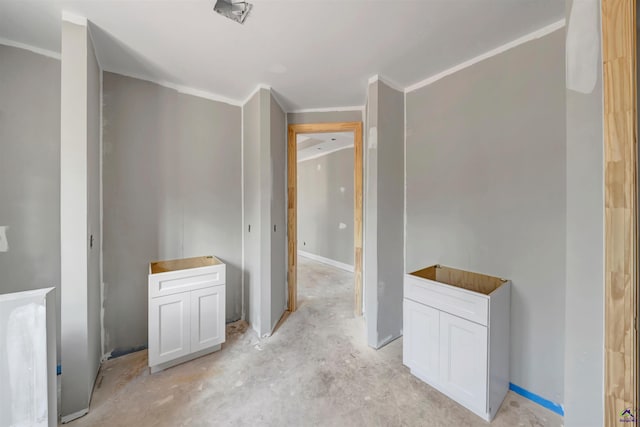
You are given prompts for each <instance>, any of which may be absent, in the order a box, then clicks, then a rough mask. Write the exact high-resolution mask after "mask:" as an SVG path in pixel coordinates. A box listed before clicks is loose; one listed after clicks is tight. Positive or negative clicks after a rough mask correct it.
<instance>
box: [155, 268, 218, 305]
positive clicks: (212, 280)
mask: <svg viewBox="0 0 640 427" xmlns="http://www.w3.org/2000/svg"><path fill="white" fill-rule="evenodd" d="M224 282H225V271H224V269H218V270H217V271H206V272H199V273H196V272H191V273H189V274H188V275H187V274H185V273H184V272H182V274H166V275H165V274H162V275H150V276H149V296H150V297H151V298H156V297H159V296H164V295H172V294H177V293H180V292H188V291H193V290H196V289H202V288H206V287H209V286H215V285H222V284H224Z"/></svg>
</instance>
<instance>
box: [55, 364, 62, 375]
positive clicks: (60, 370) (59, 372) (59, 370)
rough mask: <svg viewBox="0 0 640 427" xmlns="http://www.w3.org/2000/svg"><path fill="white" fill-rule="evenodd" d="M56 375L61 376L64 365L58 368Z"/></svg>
mask: <svg viewBox="0 0 640 427" xmlns="http://www.w3.org/2000/svg"><path fill="white" fill-rule="evenodd" d="M56 373H57V374H58V375H60V374H61V373H62V365H58V366H56Z"/></svg>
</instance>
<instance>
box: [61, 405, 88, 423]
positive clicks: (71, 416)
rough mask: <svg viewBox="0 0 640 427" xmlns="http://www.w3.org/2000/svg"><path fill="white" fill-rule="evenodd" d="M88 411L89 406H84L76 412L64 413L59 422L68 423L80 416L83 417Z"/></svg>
mask: <svg viewBox="0 0 640 427" xmlns="http://www.w3.org/2000/svg"><path fill="white" fill-rule="evenodd" d="M88 413H89V408H84V409H81V410H79V411H78V412H74V413H73V414H69V415H64V416H63V417H62V418H61V419H60V422H62V424H66V423H70V422H71V421H73V420H77V419H78V418H80V417H84V416H85V415H87V414H88Z"/></svg>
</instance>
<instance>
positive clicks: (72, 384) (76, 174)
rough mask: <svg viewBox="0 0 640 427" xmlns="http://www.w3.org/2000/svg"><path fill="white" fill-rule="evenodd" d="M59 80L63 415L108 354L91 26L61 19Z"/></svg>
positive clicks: (82, 402)
mask: <svg viewBox="0 0 640 427" xmlns="http://www.w3.org/2000/svg"><path fill="white" fill-rule="evenodd" d="M60 80H61V83H60V85H61V86H60V93H61V95H60V135H61V136H60V234H61V236H63V237H62V239H61V250H60V254H61V256H60V265H61V266H60V270H61V293H62V295H61V335H62V340H61V350H62V355H61V356H62V358H61V361H62V409H61V413H62V416H63V419H64V418H65V417H66V418H67V419H73V418H76V417H77V416H79V415H82V414H83V412H85V411H86V410H87V409H88V407H89V402H90V401H91V394H92V392H93V384H94V382H95V379H96V374H97V371H98V367H99V365H100V358H101V349H100V347H101V346H100V342H101V330H100V329H101V328H100V250H99V248H100V198H99V194H100V193H99V186H100V184H99V182H100V167H99V165H100V149H99V145H100V69H99V67H98V64H97V61H96V57H95V54H94V50H93V46H92V43H91V38H90V36H89V30H88V28H87V26H86V25H76V24H73V23H70V22H66V21H63V22H62V62H61V73H60ZM92 234H93V236H94V245H93V247H92V245H91V244H90V241H91V238H90V236H91V235H92Z"/></svg>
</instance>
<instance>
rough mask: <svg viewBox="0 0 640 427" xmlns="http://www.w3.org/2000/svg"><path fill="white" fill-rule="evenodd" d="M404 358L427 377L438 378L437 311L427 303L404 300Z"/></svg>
mask: <svg viewBox="0 0 640 427" xmlns="http://www.w3.org/2000/svg"><path fill="white" fill-rule="evenodd" d="M403 316H404V327H403V329H404V331H403V335H404V336H403V342H402V346H403V348H402V351H403V362H404V364H405V365H407V366H408V367H409V368H411V371H412V372H413V373H414V374H416V375H418V376H420V377H422V379H424V380H426V381H437V380H438V369H439V365H438V359H439V357H440V354H439V347H440V339H439V336H440V327H439V312H438V310H435V309H433V308H431V307H429V306H426V305H423V304H419V303H417V302H414V301H411V300H408V299H405V300H404V314H403Z"/></svg>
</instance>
